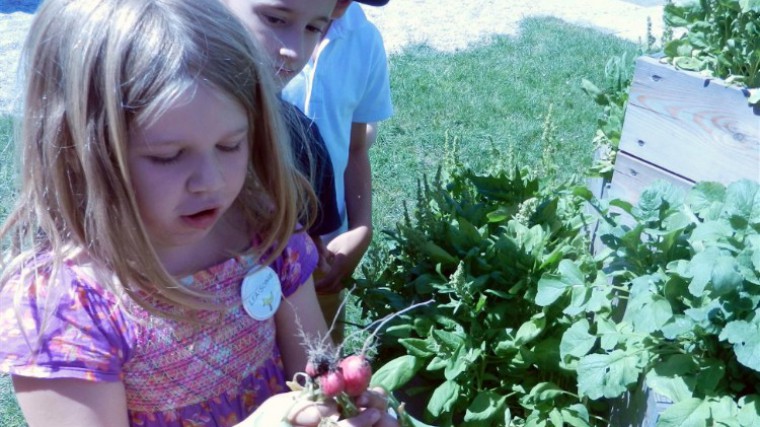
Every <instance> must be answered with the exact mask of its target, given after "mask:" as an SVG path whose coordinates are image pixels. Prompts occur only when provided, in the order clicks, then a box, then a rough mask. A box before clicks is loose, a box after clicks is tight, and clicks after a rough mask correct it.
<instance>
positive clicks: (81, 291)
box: [0, 233, 317, 427]
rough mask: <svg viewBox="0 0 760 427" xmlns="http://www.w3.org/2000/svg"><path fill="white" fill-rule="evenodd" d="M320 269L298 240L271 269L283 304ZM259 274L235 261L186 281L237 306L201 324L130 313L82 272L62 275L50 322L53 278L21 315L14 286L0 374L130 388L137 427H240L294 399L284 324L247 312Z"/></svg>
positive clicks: (4, 309) (9, 289)
mask: <svg viewBox="0 0 760 427" xmlns="http://www.w3.org/2000/svg"><path fill="white" fill-rule="evenodd" d="M316 263H317V253H316V249H315V247H314V244H313V242H312V241H311V240H310V238H309V237H308V236H307V235H306V234H305V233H298V234H296V235H295V236H293V238H291V240H290V242H289V244H288V246H287V248H286V249H285V251H284V252H283V254H282V255H281V256H280V257H279V258H278V259H277V260H276V261H275V262H274V263H273V264H272V265H271V267H272V268H273V269H274V271H275V272H276V273H277V275H278V277H279V279H280V283H281V288H282V292H283V297H287V296H289V295H291V294H292V293H293V292H295V291H296V290H297V289H298V288H299V287H300V286H301V285H302V284H303V283H304V282H305V281H306V280H307V279H308V278H309V276H310V275H311V273H312V271H313V270H314V268H315V267H316ZM254 266H255V261H254V260H253V259H252V258H251V257H245V256H243V257H235V258H231V259H228V260H226V261H224V262H222V263H220V264H218V265H215V266H213V267H211V268H208V269H206V270H203V271H201V272H198V273H196V274H194V275H193V276H192V277H188V278H187V279H186V280H184V282H186V283H188V285H190V286H194V287H197V288H198V289H202V290H206V291H213V292H215V293H216V294H217V295H220V296H221V298H222V300H223V302H224V303H227V304H230V305H233V308H231V309H229V310H227V311H224V312H208V313H204V314H203V315H202V316H201V318H200V319H198V320H201V321H202V322H199V323H198V324H194V323H193V324H189V323H184V322H178V321H175V320H169V319H166V318H163V317H159V316H155V315H152V314H150V313H148V312H147V311H145V310H142V309H140V308H135V309H131V310H130V311H129V312H127V311H126V310H124V308H123V307H122V306H121V305H120V304H117V299H116V297H115V295H113V294H112V293H111V292H109V291H107V290H106V289H105V288H104V287H103V286H101V285H99V284H98V283H97V281H96V280H94V279H93V278H92V275H91V274H90V273H89V272H88V271H85V270H84V269H83V268H81V267H80V266H78V265H75V264H67V265H65V268H64V269H63V271H62V272H61V274H60V276H59V278H61V279H62V280H63V281H64V282H63V283H66V284H67V285H68V287H67V288H65V289H64V291H63V292H62V295H60V298H57V308H56V310H55V311H54V312H53V314H52V316H49V317H50V318H49V319H45V320H44V321H43V319H41V317H42V312H43V311H42V307H41V304H42V301H44V299H45V298H46V297H47V296H48V295H49V294H50V289H49V288H48V286H47V284H48V281H49V277H45V276H44V275H40V276H38V277H37V278H35V280H34V282H33V283H31V284H27V285H28V290H27V292H25V293H24V295H23V296H22V301H21V305H20V307H19V308H20V310H17V309H15V308H14V304H13V293H14V286H13V282H11V283H10V285H9V286H6V287H5V289H3V291H2V293H0V372H5V373H10V374H13V375H21V376H30V377H37V378H79V379H84V380H89V381H122V382H123V383H124V386H125V388H126V393H127V408H128V411H129V417H130V423H131V425H133V426H183V427H185V426H231V425H234V424H237V423H238V422H240V421H242V420H243V419H244V418H246V417H247V416H248V415H249V414H251V413H252V412H253V411H254V410H255V409H256V407H258V405H259V404H260V403H261V402H262V401H263V400H265V399H266V398H268V397H269V396H271V395H273V394H276V393H278V392H281V391H284V390H285V378H284V368H283V364H282V360H281V358H280V353H279V350H278V348H277V345H276V343H275V325H274V319H273V318H270V319H267V320H265V321H257V320H254V319H253V318H251V317H250V316H248V315H247V314H246V312H245V310H243V308H242V306H241V305H240V304H239V302H240V287H241V283H242V280H243V278H244V277H245V276H246V274H247V273H248V272H249V271H250V270H251V269H252V268H253V267H254ZM190 282H192V283H190ZM19 320H20V323H19ZM43 327H44V329H43V330H41V328H43ZM40 334H41V340H40V341H39V342H40V343H41V344H40V345H39V346H38V348H37V349H35V348H33V347H34V346H35V343H36V340H35V338H36V337H37V336H39V335H40ZM27 338H31V339H32V341H34V342H27Z"/></svg>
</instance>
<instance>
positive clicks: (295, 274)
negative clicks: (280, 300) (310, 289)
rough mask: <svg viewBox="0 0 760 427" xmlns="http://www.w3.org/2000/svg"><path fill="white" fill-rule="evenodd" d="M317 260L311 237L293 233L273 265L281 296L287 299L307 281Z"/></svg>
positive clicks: (302, 233)
mask: <svg viewBox="0 0 760 427" xmlns="http://www.w3.org/2000/svg"><path fill="white" fill-rule="evenodd" d="M318 260H319V254H318V253H317V247H316V246H315V245H314V242H313V241H312V240H311V237H309V235H308V234H306V233H305V232H298V233H295V234H294V235H293V237H291V238H290V241H289V242H288V245H287V246H286V247H285V250H284V251H283V252H282V255H280V257H279V258H278V259H277V260H276V261H275V263H274V267H275V268H274V269H275V271H276V272H277V275H278V276H279V277H280V283H281V286H282V294H283V296H285V297H286V298H287V297H289V296H290V295H292V294H293V293H294V292H295V291H296V290H298V288H300V287H301V286H302V285H303V284H304V283H306V281H307V280H309V278H310V277H311V274H312V273H313V272H314V270H315V269H316V268H317V261H318Z"/></svg>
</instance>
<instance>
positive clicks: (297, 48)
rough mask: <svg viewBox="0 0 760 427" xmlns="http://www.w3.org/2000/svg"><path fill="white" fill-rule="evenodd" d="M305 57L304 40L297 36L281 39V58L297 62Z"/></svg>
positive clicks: (284, 36) (286, 35) (286, 36)
mask: <svg viewBox="0 0 760 427" xmlns="http://www.w3.org/2000/svg"><path fill="white" fill-rule="evenodd" d="M301 55H303V40H302V39H301V37H299V36H298V35H296V34H283V35H282V36H281V37H280V56H281V57H282V58H283V59H286V60H287V61H295V60H297V59H299V58H300V57H301Z"/></svg>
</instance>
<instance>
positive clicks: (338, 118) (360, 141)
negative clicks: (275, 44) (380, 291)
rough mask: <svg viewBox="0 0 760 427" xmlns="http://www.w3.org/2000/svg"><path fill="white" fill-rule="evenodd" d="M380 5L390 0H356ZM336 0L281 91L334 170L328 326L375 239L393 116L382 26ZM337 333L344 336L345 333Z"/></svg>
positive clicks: (321, 277)
mask: <svg viewBox="0 0 760 427" xmlns="http://www.w3.org/2000/svg"><path fill="white" fill-rule="evenodd" d="M358 1H359V2H361V3H365V4H368V5H372V6H383V5H385V4H387V3H388V0H358ZM353 3H354V2H352V1H350V0H338V1H337V3H336V5H335V8H334V9H333V12H332V21H331V22H330V24H329V26H328V28H327V31H326V33H325V34H324V35H323V36H322V38H321V40H320V42H319V44H318V45H317V47H316V49H315V50H314V53H313V54H312V56H311V59H310V60H309V62H308V63H307V64H306V65H305V67H304V69H303V71H302V72H301V73H300V74H299V75H298V76H296V77H294V78H293V79H292V80H291V81H290V83H288V85H287V86H286V87H285V89H283V92H282V96H283V99H285V100H287V101H289V102H292V103H293V104H295V105H296V106H298V107H299V108H301V110H303V111H304V112H305V113H306V115H307V116H308V117H310V118H311V119H313V120H314V121H315V122H316V123H317V125H318V127H319V130H320V132H321V133H322V136H323V138H324V140H325V143H326V144H327V149H328V151H329V153H330V158H331V159H332V165H333V170H334V172H335V186H336V193H337V202H338V212H339V214H340V217H341V220H342V224H341V227H340V229H339V230H338V231H336V232H333V233H329V234H326V235H323V236H322V240H323V241H324V242H325V244H326V252H325V254H324V255H325V256H324V261H325V262H324V263H321V266H320V270H321V271H318V272H317V274H315V282H316V288H317V292H318V293H319V294H320V305H321V306H322V309H323V311H324V314H325V317H326V319H327V321H328V324H329V323H330V322H331V321H332V319H333V318H334V317H335V313H336V312H337V309H338V307H339V305H340V302H341V297H340V292H341V291H342V290H343V287H344V283H345V281H347V280H348V279H349V278H350V277H351V275H352V274H353V271H354V269H355V268H356V266H357V265H358V264H359V262H360V261H361V259H362V257H363V256H364V253H365V252H366V251H367V248H368V247H369V244H370V242H371V240H372V170H371V167H370V162H369V147H370V146H371V145H372V143H373V142H374V141H375V137H376V131H377V127H376V124H377V122H379V121H382V120H385V119H388V118H389V117H391V116H392V114H393V105H392V102H391V93H390V82H389V72H388V63H387V56H386V53H385V47H384V46H383V39H382V36H381V35H380V32H379V31H378V29H377V28H376V27H375V26H374V25H373V24H372V23H371V22H369V20H367V17H366V15H365V14H364V12H363V11H362V9H361V7H360V6H359V5H357V4H353ZM333 338H334V339H336V340H338V342H339V340H340V339H341V338H342V333H341V331H338V333H337V334H333Z"/></svg>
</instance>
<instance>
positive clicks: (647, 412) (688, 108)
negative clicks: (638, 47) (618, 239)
mask: <svg viewBox="0 0 760 427" xmlns="http://www.w3.org/2000/svg"><path fill="white" fill-rule="evenodd" d="M747 97H748V94H747V93H745V92H744V91H742V90H741V89H739V88H736V87H733V86H729V85H726V84H725V83H724V82H723V81H721V80H718V79H710V78H706V77H705V76H702V75H700V74H698V73H693V72H688V71H683V70H676V69H675V68H674V67H672V66H671V65H668V64H663V63H660V62H659V61H658V60H657V59H654V58H650V57H640V58H638V59H637V61H636V69H635V72H634V77H633V82H632V84H631V88H630V91H629V98H628V106H627V108H626V113H625V118H624V121H623V132H622V135H621V139H620V150H619V151H618V154H617V158H616V160H615V169H614V172H613V176H612V182H611V183H609V185H608V186H606V187H605V188H604V189H603V193H604V194H603V197H605V198H609V199H613V198H619V199H623V200H626V201H628V202H631V203H636V202H637V201H638V198H639V195H640V194H641V192H642V191H643V190H644V189H645V188H646V187H648V186H649V185H651V184H652V183H654V181H656V180H665V181H669V182H671V183H673V184H675V185H677V186H680V187H683V188H689V187H691V186H692V185H694V184H695V183H696V182H698V181H715V182H720V183H722V184H724V185H726V184H729V183H731V182H734V181H737V180H740V179H750V180H754V181H758V182H760V108H758V107H752V106H751V105H749V103H748V102H747ZM668 406H669V402H668V400H667V398H665V397H663V396H659V395H657V394H656V393H653V392H652V391H651V390H649V389H647V387H646V386H645V385H644V384H643V382H642V383H640V384H639V387H638V388H637V389H636V390H635V391H634V392H631V393H628V394H627V395H626V396H624V397H623V398H620V399H618V401H616V402H615V405H614V408H613V412H612V414H611V416H610V421H611V426H616V427H653V426H654V425H655V423H656V421H657V418H658V416H659V414H660V413H661V412H662V411H663V410H665V409H666V408H667V407H668Z"/></svg>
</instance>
